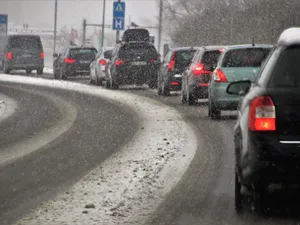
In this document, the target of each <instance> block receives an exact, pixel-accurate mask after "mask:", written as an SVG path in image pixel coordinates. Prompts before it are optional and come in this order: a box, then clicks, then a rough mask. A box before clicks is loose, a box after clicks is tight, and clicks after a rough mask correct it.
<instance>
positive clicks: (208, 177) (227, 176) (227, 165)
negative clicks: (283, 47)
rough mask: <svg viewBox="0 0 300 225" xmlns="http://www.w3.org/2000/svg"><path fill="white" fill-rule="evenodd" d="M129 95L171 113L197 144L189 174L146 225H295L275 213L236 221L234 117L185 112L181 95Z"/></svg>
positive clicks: (202, 109)
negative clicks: (214, 117)
mask: <svg viewBox="0 0 300 225" xmlns="http://www.w3.org/2000/svg"><path fill="white" fill-rule="evenodd" d="M127 91H128V90H127ZM129 91H131V92H133V93H136V94H138V95H144V96H147V97H149V98H154V99H156V100H159V101H162V102H163V103H165V104H167V105H170V106H173V107H175V108H176V109H177V110H178V111H179V112H181V113H182V115H183V117H184V119H185V120H187V121H189V122H190V123H191V124H192V125H193V126H194V128H195V129H196V134H197V136H198V140H200V145H199V147H198V150H197V153H196V155H195V157H194V159H193V161H192V163H191V165H190V167H189V169H188V171H187V172H186V174H185V175H184V177H183V178H182V179H181V181H180V182H179V184H178V185H177V186H176V188H175V189H174V190H173V191H172V192H171V193H170V194H169V196H168V197H167V199H166V201H165V202H164V203H163V204H162V205H161V207H160V208H159V209H158V210H157V211H156V213H155V214H154V216H153V217H152V218H151V219H150V220H149V221H148V222H147V223H146V224H151V225H152V224H153V225H154V224H155V225H166V224H172V225H185V224H195V225H196V224H197V225H198V224H216V225H217V224H264V225H265V224H296V222H295V220H297V217H295V215H294V214H292V215H286V214H282V213H281V214H278V212H277V211H273V212H271V213H270V214H269V215H268V217H261V216H258V215H257V214H255V213H250V212H249V213H245V214H244V215H243V216H241V217H239V216H237V215H236V213H235V211H234V144H233V129H234V125H235V121H236V116H235V115H236V113H235V112H222V115H223V116H222V118H221V120H219V121H213V120H210V119H209V118H208V111H207V103H205V102H204V103H201V104H199V105H197V106H184V105H182V104H181V101H180V95H179V94H176V95H173V96H171V97H161V96H158V95H157V94H156V93H155V91H154V90H146V91H141V90H134V89H131V90H129ZM224 115H225V116H224ZM280 204H282V202H280ZM293 205H296V208H297V207H298V209H299V202H297V201H296V200H295V201H294V202H291V203H290V204H284V206H289V207H291V206H293ZM284 206H282V207H283V208H284ZM297 212H298V213H299V210H298V211H297Z"/></svg>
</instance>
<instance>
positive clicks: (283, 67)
mask: <svg viewBox="0 0 300 225" xmlns="http://www.w3.org/2000/svg"><path fill="white" fill-rule="evenodd" d="M299 65H300V46H293V47H291V48H288V49H286V50H285V51H284V52H283V53H282V55H281V56H280V58H279V59H278V62H277V63H276V66H275V67H274V70H273V71H272V77H271V80H270V84H269V85H270V86H271V87H274V88H299V87H300V74H299Z"/></svg>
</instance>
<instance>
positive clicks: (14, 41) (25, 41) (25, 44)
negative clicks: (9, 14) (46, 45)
mask: <svg viewBox="0 0 300 225" xmlns="http://www.w3.org/2000/svg"><path fill="white" fill-rule="evenodd" d="M9 40H10V43H9V44H10V47H11V48H13V49H42V44H41V40H40V38H39V37H36V36H12V37H10V39H9Z"/></svg>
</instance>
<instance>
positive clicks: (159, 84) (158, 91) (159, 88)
mask: <svg viewBox="0 0 300 225" xmlns="http://www.w3.org/2000/svg"><path fill="white" fill-rule="evenodd" d="M157 94H158V95H162V89H161V82H160V81H159V78H158V81H157Z"/></svg>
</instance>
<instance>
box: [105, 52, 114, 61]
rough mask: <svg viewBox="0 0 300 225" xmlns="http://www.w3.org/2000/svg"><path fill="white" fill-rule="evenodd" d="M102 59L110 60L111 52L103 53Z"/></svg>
mask: <svg viewBox="0 0 300 225" xmlns="http://www.w3.org/2000/svg"><path fill="white" fill-rule="evenodd" d="M104 58H105V59H111V58H112V51H106V52H104Z"/></svg>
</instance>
